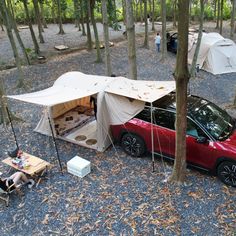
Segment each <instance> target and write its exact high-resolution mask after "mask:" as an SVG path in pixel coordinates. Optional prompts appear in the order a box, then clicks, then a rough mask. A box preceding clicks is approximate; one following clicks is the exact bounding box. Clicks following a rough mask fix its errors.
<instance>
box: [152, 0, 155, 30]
mask: <svg viewBox="0 0 236 236" xmlns="http://www.w3.org/2000/svg"><path fill="white" fill-rule="evenodd" d="M152 31H155V1H154V0H152Z"/></svg>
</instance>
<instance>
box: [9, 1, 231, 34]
mask: <svg viewBox="0 0 236 236" xmlns="http://www.w3.org/2000/svg"><path fill="white" fill-rule="evenodd" d="M21 1H22V0H15V1H14V3H15V4H14V10H15V16H16V20H17V22H20V23H25V12H24V7H23V3H22V2H21ZM39 1H43V3H44V14H45V18H46V19H47V21H48V22H51V21H52V15H51V14H52V13H51V7H52V5H53V4H52V1H55V0H39ZM84 1H88V0H84ZM135 2H136V1H135ZM151 2H152V1H151ZM116 3H117V9H116V10H115V8H114V6H113V1H112V0H107V10H108V19H109V23H110V25H111V26H113V25H114V28H116V29H117V28H118V27H119V26H118V24H117V23H116V22H119V21H122V20H123V14H122V5H121V1H118V0H117V1H116ZM149 3H150V2H149V1H148V4H149ZM28 7H29V11H30V16H31V18H32V20H34V9H33V4H32V0H28ZM80 7H81V6H80ZM61 8H62V13H63V15H64V16H66V20H69V21H73V20H74V19H75V15H74V3H73V0H61ZM83 8H84V6H83ZM149 9H150V7H149V6H148V11H149ZM84 10H85V11H87V9H86V8H84ZM154 12H155V13H154V16H155V20H157V19H158V18H160V15H161V6H160V0H155V5H154ZM199 12H200V10H199V1H197V0H194V1H192V12H191V15H192V16H193V17H197V18H198V16H199ZM230 13H231V3H230V1H225V4H224V19H225V20H226V19H230ZM148 14H150V15H151V12H148ZM94 15H95V18H96V20H97V21H100V22H101V21H102V14H101V0H96V1H95V9H94ZM166 16H167V19H168V20H172V18H173V0H167V1H166ZM213 17H214V6H213V4H212V1H207V2H206V4H205V19H206V20H212V19H213ZM140 18H141V15H140V6H139V5H138V11H137V19H138V20H140Z"/></svg>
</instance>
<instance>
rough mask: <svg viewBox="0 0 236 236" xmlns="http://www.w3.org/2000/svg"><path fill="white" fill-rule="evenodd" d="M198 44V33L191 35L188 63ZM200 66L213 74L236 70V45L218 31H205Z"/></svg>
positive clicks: (198, 62)
mask: <svg viewBox="0 0 236 236" xmlns="http://www.w3.org/2000/svg"><path fill="white" fill-rule="evenodd" d="M196 44H197V34H194V35H191V36H189V49H188V63H189V64H191V63H192V60H193V56H194V52H195V49H196ZM197 64H199V68H200V69H203V70H206V71H208V72H210V73H212V74H223V73H230V72H236V45H235V43H234V42H233V41H232V40H230V39H225V38H223V37H222V36H221V35H220V34H218V33H203V35H202V40H201V45H200V50H199V55H198V59H197Z"/></svg>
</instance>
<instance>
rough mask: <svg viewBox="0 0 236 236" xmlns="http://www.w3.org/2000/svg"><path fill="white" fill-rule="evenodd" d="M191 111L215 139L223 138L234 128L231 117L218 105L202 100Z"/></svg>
mask: <svg viewBox="0 0 236 236" xmlns="http://www.w3.org/2000/svg"><path fill="white" fill-rule="evenodd" d="M200 103H201V104H200V106H196V107H195V108H194V109H193V110H192V113H193V115H194V119H195V120H197V121H198V122H199V123H200V124H201V125H202V126H203V127H204V128H205V129H206V130H207V131H208V132H209V133H210V134H211V135H212V136H213V137H214V138H215V139H216V140H225V139H227V138H228V137H229V135H230V134H231V133H232V131H233V129H234V121H233V119H232V117H231V116H230V115H229V114H228V113H227V112H225V111H224V110H222V109H220V108H219V107H218V106H216V105H214V104H213V103H210V102H208V101H205V100H202V101H201V102H200Z"/></svg>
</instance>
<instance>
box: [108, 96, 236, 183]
mask: <svg viewBox="0 0 236 236" xmlns="http://www.w3.org/2000/svg"><path fill="white" fill-rule="evenodd" d="M187 103H188V115H187V135H186V142H187V163H188V165H190V166H194V167H197V168H199V169H202V170H207V171H210V172H211V173H213V174H216V175H217V176H218V177H219V179H220V180H221V181H222V182H224V183H225V184H227V185H230V186H233V187H236V122H235V119H234V118H232V117H231V116H230V115H229V114H228V113H227V112H226V111H224V110H222V109H221V108H219V107H218V106H216V105H215V104H213V103H211V102H209V101H207V100H206V99H203V98H200V97H197V96H193V95H189V96H188V102H187ZM152 114H153V124H154V125H153V139H154V150H153V151H154V153H155V154H158V155H161V156H163V157H166V158H171V159H173V158H174V156H175V117H176V102H175V94H174V93H171V94H169V95H167V96H165V97H163V98H161V99H159V100H157V101H155V102H154V103H153V106H152ZM111 128H112V134H113V137H114V138H115V140H118V141H119V142H120V144H121V146H122V148H123V149H124V151H125V152H126V153H127V154H129V155H132V156H136V157H140V156H142V155H143V154H144V153H145V152H146V151H148V152H151V151H152V145H151V143H152V142H151V132H152V125H151V106H150V104H146V106H145V108H144V109H143V110H142V111H141V112H140V113H139V114H138V115H137V116H135V117H134V118H133V119H131V120H129V121H128V122H126V123H125V124H123V125H113V126H112V127H111Z"/></svg>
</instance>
